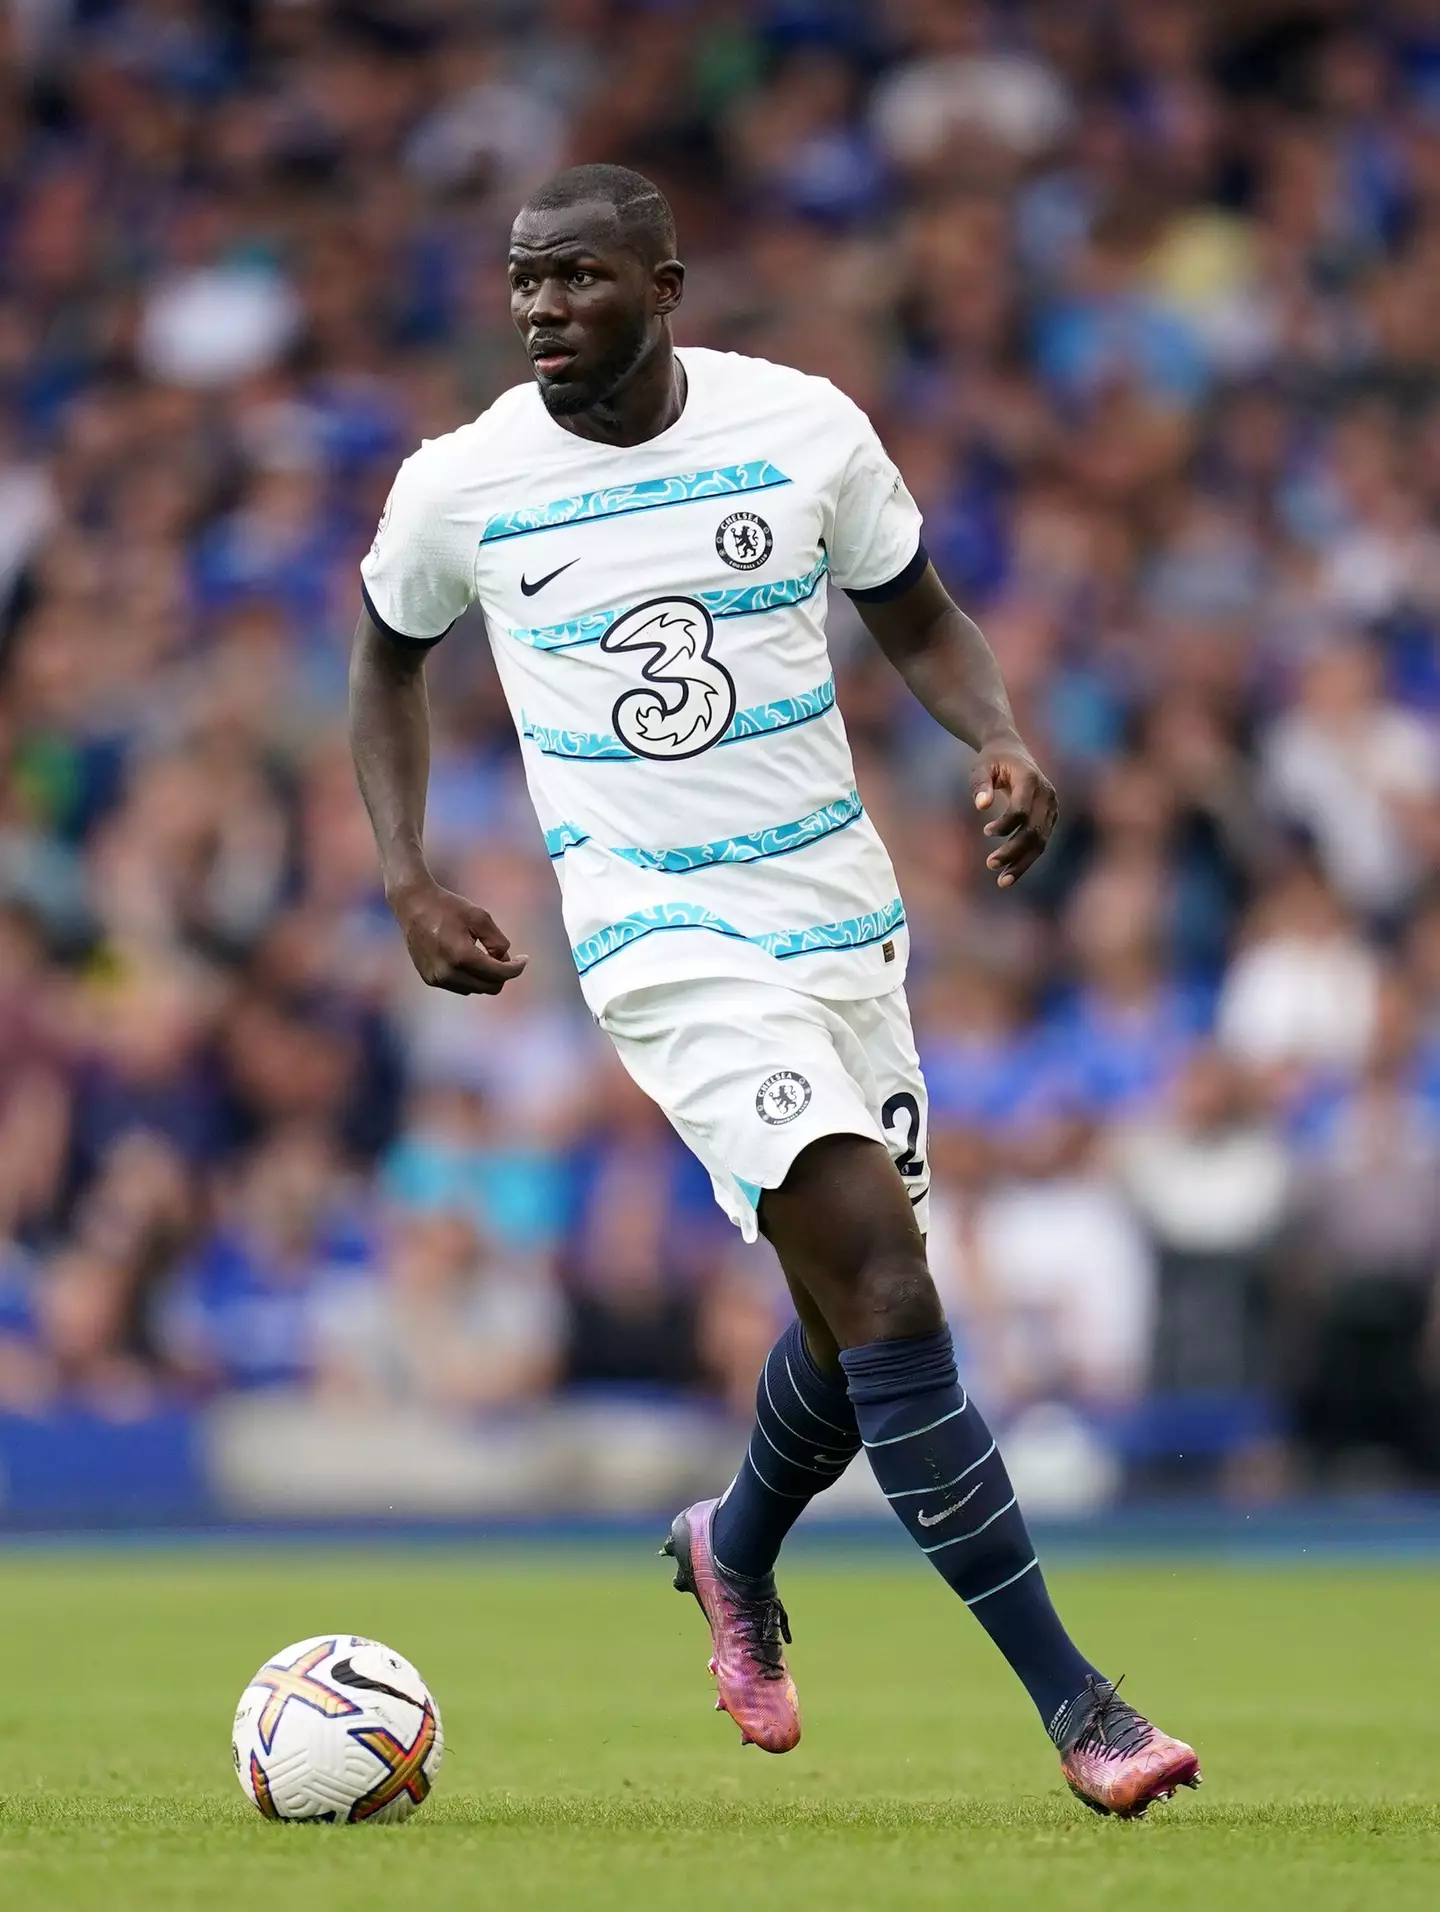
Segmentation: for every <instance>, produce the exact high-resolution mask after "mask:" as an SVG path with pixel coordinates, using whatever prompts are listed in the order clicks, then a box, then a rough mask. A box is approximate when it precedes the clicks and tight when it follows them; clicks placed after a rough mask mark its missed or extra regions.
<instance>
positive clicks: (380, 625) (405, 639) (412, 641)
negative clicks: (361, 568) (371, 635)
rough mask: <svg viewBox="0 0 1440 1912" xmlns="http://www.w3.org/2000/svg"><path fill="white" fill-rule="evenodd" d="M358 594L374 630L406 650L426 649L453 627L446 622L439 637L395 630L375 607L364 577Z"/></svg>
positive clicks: (436, 642)
mask: <svg viewBox="0 0 1440 1912" xmlns="http://www.w3.org/2000/svg"><path fill="white" fill-rule="evenodd" d="M360 596H361V599H362V600H363V602H364V605H365V615H366V616H367V617H368V618H369V620H370V622H371V623H372V624H373V625H374V626H375V628H376V630H377V631H383V632H384V633H385V635H386V637H388V638H389V639H390V640H391V641H392V642H393V643H396V644H403V645H405V647H406V648H407V649H408V650H412V651H428V650H429V649H430V646H431V645H432V644H438V643H439V642H440V638H441V637H445V636H446V635H447V634H448V633H449V632H450V631H451V630H453V629H454V626H453V625H449V624H447V625H446V627H445V629H444V630H443V631H441V633H440V636H439V637H411V636H410V635H409V633H408V632H406V631H397V630H396V629H395V626H394V625H393V624H387V623H386V622H385V620H384V618H383V617H381V615H380V613H379V612H378V611H377V610H376V609H375V600H374V598H372V597H371V595H370V593H369V592H368V591H367V590H366V588H365V580H364V578H361V580H360Z"/></svg>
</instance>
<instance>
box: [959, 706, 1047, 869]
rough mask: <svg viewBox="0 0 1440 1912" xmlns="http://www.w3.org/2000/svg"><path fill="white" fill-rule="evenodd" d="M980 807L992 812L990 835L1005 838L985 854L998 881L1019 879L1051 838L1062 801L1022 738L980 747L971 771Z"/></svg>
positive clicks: (977, 807) (972, 782)
mask: <svg viewBox="0 0 1440 1912" xmlns="http://www.w3.org/2000/svg"><path fill="white" fill-rule="evenodd" d="M970 790H971V794H972V795H973V797H974V799H975V808H976V809H977V810H981V811H986V812H988V813H989V821H988V822H987V823H986V825H985V834H986V836H987V837H1002V838H1003V839H1004V841H1003V842H1002V843H1000V844H998V845H997V846H996V848H995V849H993V850H992V851H991V852H990V854H989V856H987V857H986V859H985V867H986V869H987V870H993V871H994V872H995V882H996V885H997V886H998V887H999V888H1000V889H1002V890H1008V889H1009V888H1010V887H1011V885H1012V884H1014V883H1018V882H1019V880H1020V878H1021V877H1022V876H1023V875H1024V874H1025V872H1026V871H1027V870H1028V869H1029V867H1030V865H1031V864H1032V863H1034V862H1035V861H1036V859H1037V858H1038V857H1039V856H1040V855H1041V853H1042V852H1043V850H1044V848H1045V845H1046V844H1047V843H1048V842H1049V841H1050V835H1051V832H1052V831H1053V830H1054V828H1055V823H1056V819H1057V818H1058V817H1059V815H1060V806H1059V804H1058V802H1057V801H1056V797H1055V788H1054V785H1053V784H1052V783H1051V782H1050V779H1049V778H1048V777H1047V776H1046V775H1045V773H1044V771H1043V770H1042V769H1041V768H1040V766H1039V764H1037V763H1036V761H1035V759H1034V758H1033V757H1032V756H1031V755H1030V752H1029V751H1028V750H1027V749H1026V748H1025V746H1024V744H1022V743H1021V742H1020V740H1019V739H1018V738H1015V739H1013V740H1012V741H1010V742H1007V743H1002V744H998V745H990V746H987V747H986V748H984V749H982V750H980V751H978V752H977V753H976V757H975V764H974V768H973V769H972V770H971V772H970Z"/></svg>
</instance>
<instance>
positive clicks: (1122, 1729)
mask: <svg viewBox="0 0 1440 1912" xmlns="http://www.w3.org/2000/svg"><path fill="white" fill-rule="evenodd" d="M1124 1677H1125V1676H1124V1674H1121V1676H1120V1678H1121V1679H1123V1678H1124ZM1085 1686H1086V1694H1085V1695H1084V1696H1082V1702H1081V1703H1082V1704H1088V1705H1089V1707H1090V1713H1089V1717H1088V1718H1087V1719H1086V1721H1085V1724H1084V1725H1083V1726H1082V1727H1081V1729H1080V1731H1079V1732H1078V1733H1077V1734H1076V1736H1075V1739H1074V1741H1073V1742H1072V1744H1071V1746H1070V1748H1069V1751H1071V1752H1085V1753H1098V1754H1099V1755H1100V1756H1101V1758H1102V1759H1128V1758H1129V1756H1130V1755H1131V1754H1132V1753H1138V1752H1140V1751H1141V1750H1142V1748H1144V1747H1145V1746H1146V1745H1148V1743H1149V1740H1150V1736H1151V1734H1152V1733H1153V1732H1154V1731H1155V1729H1154V1727H1153V1726H1152V1725H1151V1724H1150V1722H1149V1720H1148V1719H1146V1717H1145V1715H1144V1714H1143V1713H1139V1712H1137V1711H1136V1710H1135V1708H1134V1707H1133V1706H1131V1705H1130V1703H1129V1702H1128V1701H1127V1700H1122V1699H1121V1698H1120V1680H1116V1682H1115V1684H1114V1685H1113V1686H1112V1685H1111V1684H1110V1683H1109V1681H1108V1680H1097V1679H1096V1677H1095V1675H1094V1674H1093V1673H1092V1674H1090V1675H1088V1676H1087V1678H1086V1681H1085Z"/></svg>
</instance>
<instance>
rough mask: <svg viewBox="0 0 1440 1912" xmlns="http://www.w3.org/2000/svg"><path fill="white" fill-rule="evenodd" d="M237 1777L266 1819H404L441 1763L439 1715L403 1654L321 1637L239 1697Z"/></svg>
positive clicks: (278, 1660)
mask: <svg viewBox="0 0 1440 1912" xmlns="http://www.w3.org/2000/svg"><path fill="white" fill-rule="evenodd" d="M231 1747H232V1750H233V1752H234V1754H235V1772H236V1775H237V1777H238V1778H239V1781H240V1784H241V1787H242V1788H243V1789H244V1792H245V1794H246V1796H247V1798H249V1799H250V1800H252V1801H253V1802H254V1805H255V1808H256V1810H257V1811H258V1812H260V1813H263V1815H264V1816H265V1818H267V1819H329V1820H339V1821H342V1822H344V1823H346V1824H350V1825H354V1824H356V1823H357V1822H359V1821H360V1820H362V1819H376V1820H379V1821H381V1822H382V1823H393V1822H394V1821H396V1820H400V1819H408V1818H409V1817H410V1815H411V1813H412V1812H414V1810H415V1808H416V1807H417V1806H418V1805H419V1804H420V1802H421V1801H422V1800H423V1799H424V1798H425V1796H426V1794H427V1793H428V1792H429V1791H430V1788H431V1786H432V1785H433V1784H434V1781H435V1774H436V1773H437V1771H438V1770H439V1767H440V1761H441V1759H442V1758H443V1757H444V1753H445V1733H444V1729H443V1728H442V1726H441V1724H440V1709H439V1707H438V1706H436V1704H435V1701H434V1699H433V1698H432V1696H431V1693H430V1689H429V1687H427V1686H426V1684H425V1682H424V1680H422V1679H421V1677H420V1675H419V1674H418V1673H417V1672H416V1671H415V1669H414V1667H413V1666H411V1664H410V1662H409V1661H408V1660H402V1659H401V1657H400V1655H399V1654H398V1653H392V1652H391V1651H390V1649H389V1647H388V1646H381V1645H380V1643H379V1642H378V1641H377V1640H366V1639H363V1638H362V1637H361V1636H360V1635H359V1634H357V1633H329V1634H317V1635H316V1637H315V1638H314V1639H313V1640H301V1641H300V1642H299V1644H298V1645H296V1646H287V1647H286V1648H285V1650H284V1651H283V1652H281V1653H277V1654H276V1655H275V1657H274V1658H273V1659H270V1660H267V1661H266V1662H265V1664H264V1666H262V1667H261V1668H260V1671H259V1672H258V1673H257V1674H256V1675H255V1677H254V1679H253V1680H251V1681H250V1683H249V1685H248V1686H247V1687H246V1688H245V1691H244V1692H243V1693H242V1694H241V1695H240V1704H239V1706H237V1707H236V1709H235V1731H234V1734H233V1736H232V1739H231Z"/></svg>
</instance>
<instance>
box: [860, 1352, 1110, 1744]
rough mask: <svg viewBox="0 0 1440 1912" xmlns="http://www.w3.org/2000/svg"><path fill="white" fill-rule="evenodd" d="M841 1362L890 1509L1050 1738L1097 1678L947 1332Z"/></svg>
mask: <svg viewBox="0 0 1440 1912" xmlns="http://www.w3.org/2000/svg"><path fill="white" fill-rule="evenodd" d="M840 1359H841V1361H842V1363H843V1364H844V1368H845V1374H846V1379H847V1382H848V1385H849V1392H850V1399H851V1401H852V1403H853V1404H854V1408H855V1415H856V1420H857V1422H858V1425H859V1428H860V1433H861V1435H862V1436H863V1438H864V1443H865V1450H866V1454H867V1456H868V1458H869V1461H870V1465H871V1467H872V1468H873V1470H874V1473H875V1477H876V1479H877V1480H878V1481H879V1483H880V1486H881V1488H882V1490H883V1492H884V1494H885V1498H886V1499H887V1500H888V1501H889V1503H890V1505H891V1507H892V1509H893V1510H894V1511H895V1513H896V1514H898V1515H899V1517H900V1519H901V1520H902V1521H903V1522H904V1524H905V1526H906V1528H907V1529H908V1530H909V1532H910V1534H911V1535H912V1536H913V1538H914V1539H915V1541H916V1542H917V1543H918V1545H919V1546H920V1548H921V1550H922V1552H923V1553H924V1554H925V1555H926V1557H927V1558H928V1559H929V1560H930V1562H931V1564H932V1566H934V1567H935V1568H936V1569H937V1570H938V1571H939V1573H940V1574H941V1575H942V1577H943V1578H944V1579H945V1580H946V1581H947V1582H948V1583H949V1584H950V1586H952V1587H953V1588H954V1590H955V1591H956V1593H958V1594H959V1596H960V1598H961V1599H962V1600H963V1601H964V1602H965V1605H966V1606H967V1607H969V1608H970V1610H971V1611H972V1612H973V1613H974V1615H975V1617H976V1619H977V1620H979V1621H980V1623H981V1625H982V1626H983V1627H984V1628H985V1630H986V1632H987V1633H988V1634H989V1635H990V1637H991V1639H992V1640H993V1641H994V1642H995V1644H996V1646H997V1647H999V1649H1000V1651H1001V1652H1002V1653H1003V1654H1004V1655H1005V1658H1006V1659H1007V1660H1008V1661H1009V1662H1010V1665H1011V1667H1012V1668H1013V1670H1014V1671H1015V1673H1016V1674H1017V1675H1018V1676H1019V1678H1020V1680H1021V1681H1022V1682H1023V1683H1024V1685H1025V1688H1026V1690H1027V1691H1028V1692H1029V1694H1030V1697H1031V1699H1032V1700H1033V1701H1034V1702H1035V1705H1036V1706H1037V1708H1038V1709H1039V1712H1040V1717H1041V1718H1042V1719H1043V1720H1044V1721H1045V1724H1046V1726H1047V1728H1049V1729H1051V1730H1052V1731H1053V1730H1054V1726H1055V1723H1056V1722H1057V1721H1058V1720H1059V1719H1060V1718H1061V1717H1062V1716H1063V1714H1064V1712H1065V1709H1066V1708H1067V1707H1069V1706H1070V1705H1071V1703H1072V1702H1074V1701H1075V1699H1076V1697H1077V1696H1078V1695H1080V1694H1083V1693H1084V1692H1085V1691H1086V1681H1087V1679H1088V1678H1091V1677H1095V1678H1098V1677H1099V1676H1098V1674H1096V1671H1095V1668H1094V1667H1092V1666H1091V1664H1090V1662H1089V1661H1088V1660H1087V1659H1086V1658H1085V1657H1084V1655H1083V1654H1082V1653H1080V1651H1079V1650H1078V1649H1077V1648H1076V1647H1075V1645H1074V1644H1073V1642H1072V1641H1071V1639H1070V1637H1069V1635H1068V1634H1067V1633H1066V1631H1065V1629H1064V1627H1063V1626H1062V1625H1061V1624H1060V1620H1059V1617H1058V1615H1057V1614H1056V1612H1055V1609H1054V1607H1053V1606H1052V1605H1051V1603H1050V1596H1049V1594H1048V1592H1047V1591H1046V1588H1045V1583H1044V1580H1043V1579H1042V1577H1041V1574H1040V1569H1039V1566H1038V1564H1037V1562H1036V1558H1035V1549H1034V1547H1033V1546H1032V1545H1031V1541H1030V1536H1029V1533H1028V1532H1027V1531H1026V1527H1025V1522H1024V1519H1023V1517H1022V1515H1021V1513H1020V1509H1019V1506H1018V1505H1017V1502H1016V1498H1015V1490H1014V1488H1013V1487H1012V1486H1011V1484H1010V1477H1009V1475H1008V1474H1007V1473H1006V1471H1005V1463H1004V1462H1003V1461H1002V1460H1001V1458H1000V1454H999V1451H998V1449H997V1448H996V1445H995V1442H994V1440H993V1438H992V1437H991V1434H990V1430H989V1429H988V1428H987V1427H986V1425H985V1422H984V1420H983V1418H982V1417H981V1414H980V1411H979V1409H978V1408H977V1407H976V1406H975V1404H974V1402H973V1401H971V1400H969V1399H968V1397H967V1395H966V1393H965V1391H964V1389H963V1388H962V1387H961V1386H960V1384H959V1380H958V1378H957V1375H956V1370H955V1356H954V1351H953V1349H952V1347H951V1342H950V1332H949V1330H948V1329H942V1330H941V1331H940V1332H939V1333H938V1334H927V1335H918V1336H915V1337H913V1338H910V1339H906V1340H900V1341H877V1342H872V1343H871V1344H870V1345H868V1346H865V1347H858V1348H847V1349H845V1350H844V1351H843V1352H842V1354H841V1356H840Z"/></svg>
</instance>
